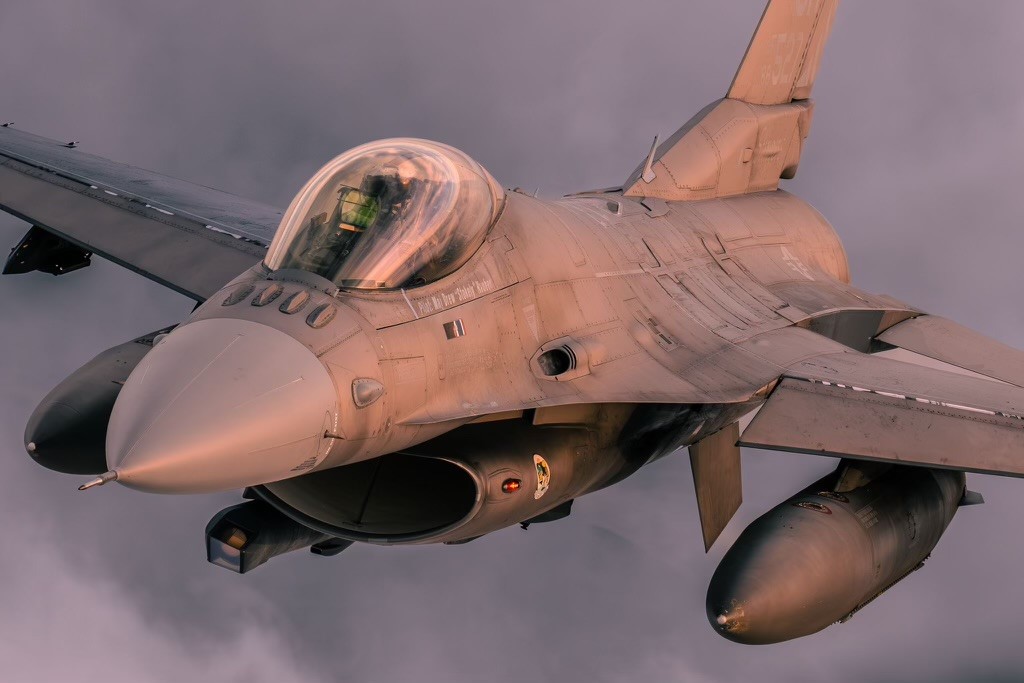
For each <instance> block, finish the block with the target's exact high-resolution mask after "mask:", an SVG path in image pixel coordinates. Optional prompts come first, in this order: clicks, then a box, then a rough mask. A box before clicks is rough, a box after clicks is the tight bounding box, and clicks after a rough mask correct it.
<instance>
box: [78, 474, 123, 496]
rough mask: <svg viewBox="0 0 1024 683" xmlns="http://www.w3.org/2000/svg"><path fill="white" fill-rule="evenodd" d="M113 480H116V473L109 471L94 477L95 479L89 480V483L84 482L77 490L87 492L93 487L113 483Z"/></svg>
mask: <svg viewBox="0 0 1024 683" xmlns="http://www.w3.org/2000/svg"><path fill="white" fill-rule="evenodd" d="M115 479H117V471H116V470H110V471H109V472H104V473H103V474H101V475H100V476H98V477H96V478H95V479H90V480H89V481H87V482H85V483H84V484H82V485H81V486H79V487H78V490H79V491H88V490H89V489H91V488H92V487H94V486H103V485H104V484H106V483H107V482H108V481H114V480H115Z"/></svg>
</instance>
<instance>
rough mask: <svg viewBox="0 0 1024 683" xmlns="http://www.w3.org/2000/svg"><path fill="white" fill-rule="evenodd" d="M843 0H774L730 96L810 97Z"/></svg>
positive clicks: (765, 100) (782, 100)
mask: <svg viewBox="0 0 1024 683" xmlns="http://www.w3.org/2000/svg"><path fill="white" fill-rule="evenodd" d="M837 4H838V0H772V2H769V3H768V6H767V7H765V10H764V15H762V17H761V23H760V24H758V25H757V31H755V32H754V37H753V38H752V39H751V40H750V46H749V47H747V53H746V55H744V56H743V61H742V62H741V63H740V68H739V69H738V70H737V71H736V77H735V78H734V79H733V81H732V86H730V88H729V94H728V95H726V97H728V98H729V99H732V100H740V101H741V102H747V103H749V104H786V103H788V102H792V101H793V100H806V99H808V98H809V97H810V96H811V87H812V86H813V85H814V77H815V75H816V74H817V73H818V65H819V64H820V63H821V53H822V51H823V50H824V48H825V41H826V39H827V38H828V34H829V31H830V30H831V28H832V18H833V17H834V16H835V13H836V5H837Z"/></svg>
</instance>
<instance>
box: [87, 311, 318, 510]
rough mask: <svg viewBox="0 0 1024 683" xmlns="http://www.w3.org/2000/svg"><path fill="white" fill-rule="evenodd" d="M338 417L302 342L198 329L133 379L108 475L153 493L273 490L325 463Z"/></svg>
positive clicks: (114, 422) (212, 326)
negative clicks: (270, 485) (270, 486)
mask: <svg viewBox="0 0 1024 683" xmlns="http://www.w3.org/2000/svg"><path fill="white" fill-rule="evenodd" d="M336 411H337V395H336V392H335V388H334V383H333V381H332V380H331V377H330V375H329V374H328V372H327V370H326V369H325V368H324V366H323V365H322V364H321V363H320V361H319V360H318V359H317V358H316V356H314V355H313V353H312V352H311V351H309V349H307V348H306V347H305V346H303V345H302V344H301V343H300V342H298V341H296V340H295V339H294V338H292V337H290V336H289V335H287V334H285V333H284V332H281V331H279V330H276V329H274V328H272V327H269V326H266V325H261V324H258V323H254V322H250V321H246V320H237V319H208V320H200V321H197V322H194V323H191V324H188V325H183V326H182V327H180V328H178V329H177V330H175V331H174V332H172V333H171V334H169V335H168V336H167V337H166V338H165V339H164V340H163V341H162V342H160V343H159V344H157V345H156V346H155V347H154V348H153V350H152V351H150V353H149V354H147V355H146V357H145V358H143V360H142V362H141V363H140V364H139V365H138V367H137V368H136V369H135V370H134V371H133V372H132V374H131V375H130V376H129V377H128V380H127V381H126V382H125V385H124V388H123V389H122V390H121V393H120V394H119V395H118V397H117V402H116V403H115V404H114V409H113V412H112V413H111V416H110V424H109V425H108V428H107V440H106V451H107V465H108V467H109V468H110V469H111V470H115V471H116V472H117V480H118V481H119V482H120V483H122V484H125V485H126V486H129V487H132V488H136V489H141V490H144V491H151V492H156V493H202V492H210V491H224V490H229V489H235V488H241V487H245V486H251V485H254V484H262V483H266V482H270V481H277V480H280V479H285V478H288V477H292V476H296V475H298V474H301V473H302V472H304V471H306V470H308V469H310V468H311V467H313V466H314V465H315V464H317V463H318V462H319V461H320V460H321V459H322V458H323V457H325V456H326V454H327V451H328V450H329V449H330V447H331V445H332V440H331V439H325V438H324V433H325V432H326V431H329V430H330V429H331V427H332V425H333V424H334V420H335V418H336V415H337V412H336Z"/></svg>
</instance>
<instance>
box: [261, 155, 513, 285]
mask: <svg viewBox="0 0 1024 683" xmlns="http://www.w3.org/2000/svg"><path fill="white" fill-rule="evenodd" d="M503 197H504V193H503V192H502V190H501V187H500V186H499V185H498V183H497V182H496V181H495V180H494V178H492V177H491V175H490V174H489V173H488V172H487V171H486V170H484V168H483V167H482V166H480V164H478V163H477V162H475V161H474V160H473V159H471V158H470V157H468V156H466V155H465V154H463V153H462V152H460V151H458V150H456V149H454V148H452V147H448V146H447V145H442V144H440V143H436V142H428V141H426V140H414V139H410V138H396V139H390V140H381V141H378V142H371V143H369V144H366V145H362V146H360V147H356V148H355V149H352V150H349V151H348V152H345V153H344V154H342V155H340V156H338V157H336V158H335V159H333V160H332V161H330V162H329V163H328V164H327V165H326V166H324V167H323V168H322V169H320V171H319V172H318V173H317V174H316V175H315V176H313V178H312V179H311V180H310V181H309V182H308V183H306V186H305V187H303V188H302V190H301V191H300V192H299V194H298V195H297V196H296V197H295V199H294V200H293V201H292V203H291V206H289V207H288V211H287V212H286V213H285V215H284V218H283V219H282V220H281V226H280V227H279V228H278V230H277V234H276V235H275V236H274V241H273V243H272V244H271V245H270V250H269V252H268V253H267V258H266V264H267V266H268V267H269V268H270V269H272V270H278V269H281V268H298V269H301V270H305V271H309V272H312V273H316V274H317V275H320V276H322V277H325V278H327V279H328V280H331V281H332V282H333V283H334V284H335V285H337V286H338V287H341V288H343V289H399V288H408V287H416V286H419V285H423V284H427V283H429V282H433V281H434V280H437V279H438V278H441V277H444V276H445V275H448V274H449V273H451V272H452V271H454V270H455V269H457V268H458V267H459V266H461V265H462V264H463V263H465V262H466V261H467V260H468V259H469V257H470V256H472V255H473V253H475V252H476V250H477V248H478V247H479V246H480V245H481V244H482V243H483V240H484V236H485V235H486V234H487V230H488V229H489V228H490V227H491V225H492V224H493V223H494V221H495V219H496V218H497V216H498V213H499V210H500V209H501V204H502V200H503Z"/></svg>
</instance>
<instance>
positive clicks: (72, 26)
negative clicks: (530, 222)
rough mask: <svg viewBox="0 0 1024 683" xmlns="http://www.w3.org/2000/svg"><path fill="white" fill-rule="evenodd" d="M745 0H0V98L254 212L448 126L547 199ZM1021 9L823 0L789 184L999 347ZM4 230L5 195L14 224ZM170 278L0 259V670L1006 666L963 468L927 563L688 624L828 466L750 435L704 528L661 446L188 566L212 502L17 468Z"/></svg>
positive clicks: (997, 535) (994, 553)
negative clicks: (396, 543) (770, 516)
mask: <svg viewBox="0 0 1024 683" xmlns="http://www.w3.org/2000/svg"><path fill="white" fill-rule="evenodd" d="M761 7H762V2H761V0H743V1H742V2H741V1H739V0H731V1H730V2H719V1H716V0H686V1H683V0H675V1H672V2H669V1H667V0H665V1H659V0H635V1H634V2H632V3H622V2H607V1H605V0H600V1H595V0H589V1H586V2H584V0H573V1H571V2H558V3H551V2H533V1H529V2H515V3H512V2H491V1H490V0H487V1H484V0H432V1H431V2H411V1H407V2H404V3H399V2H386V1H384V2H382V1H380V0H376V1H370V0H366V1H357V0H351V1H347V2H344V3H342V2H330V1H328V0H305V1H302V2H291V3H272V2H243V1H242V0H232V1H230V2H209V1H200V0H182V1H178V2H169V3H152V4H150V3H136V2H129V1H127V0H125V1H123V2H98V1H81V0H63V1H56V2H47V1H39V0H31V1H30V0H7V1H6V2H5V3H4V7H3V19H2V21H0V64H2V71H0V118H2V119H3V120H5V121H6V120H14V121H15V122H16V125H17V126H18V127H19V128H22V129H25V130H29V131H31V132H35V133H39V134H42V135H47V136H50V137H55V138H58V139H75V140H81V141H82V148H83V149H85V150H87V151H89V152H93V153H96V154H100V155H103V156H107V157H109V158H112V159H116V160H119V161H125V162H129V163H132V164H135V165H138V166H143V167H146V168H150V169H153V170H157V171H161V172H164V173H168V174H170V175H174V176H178V177H181V178H185V179H188V180H192V181H195V182H199V183H203V184H206V185H211V186H215V187H219V188H222V189H225V190H228V191H231V192H235V193H237V194H240V195H244V196H249V197H253V198H257V199H261V200H264V201H266V202H268V203H272V204H275V205H278V206H284V205H286V204H287V202H288V201H289V200H290V198H291V196H292V194H293V193H294V192H295V191H296V190H297V189H298V187H299V186H300V185H301V184H302V182H304V181H305V179H306V178H307V177H308V176H310V175H311V174H312V173H313V172H314V171H315V170H316V168H317V167H318V166H319V165H320V164H322V163H323V162H324V161H326V160H327V159H328V158H330V157H332V156H333V155H335V154H337V153H338V152H340V151H342V150H344V149H346V148H348V147H351V146H354V145H356V144H359V143H362V142H365V141H368V140H371V139H375V138H380V137H391V136H400V135H401V136H406V135H408V136H417V137H425V138H431V139H436V140H441V141H444V142H447V143H449V144H452V145H454V146H456V147H459V148H461V149H463V150H465V151H467V152H468V153H469V154H471V155H472V156H474V157H475V158H477V159H478V160H479V161H481V162H482V163H483V164H484V165H485V166H487V167H488V168H489V169H490V170H491V172H492V173H493V174H494V175H495V176H496V177H497V178H498V179H499V180H500V181H501V182H502V183H503V184H505V185H506V186H510V187H511V186H516V185H522V186H523V187H527V188H530V189H533V188H534V187H539V188H540V191H541V194H542V195H544V196H557V195H559V194H561V193H564V192H568V191H572V190H579V189H586V188H589V187H601V186H607V185H610V184H615V183H618V182H620V181H621V180H622V179H623V178H624V177H625V176H626V175H627V174H628V173H629V172H630V171H631V170H632V169H633V168H634V167H635V165H636V164H637V162H638V161H639V160H640V159H641V158H642V156H643V155H644V154H645V153H646V151H647V147H648V145H649V144H650V139H651V137H652V136H653V135H654V134H655V133H661V134H662V136H663V137H664V136H665V135H667V134H670V133H671V132H672V131H673V130H674V129H675V128H676V127H678V126H679V125H680V124H682V123H683V122H684V121H685V120H686V119H688V118H689V117H690V116H691V115H692V114H693V113H694V112H696V111H697V110H699V109H700V108H701V107H703V106H704V105H705V104H707V103H708V102H710V101H711V100H713V99H715V98H717V97H720V96H721V95H722V93H723V92H724V91H725V89H726V87H727V86H728V83H729V80H730V79H731V77H732V75H733V72H734V70H735V67H736V65H737V63H738V61H739V58H740V56H741V55H742V53H743V49H744V48H745V46H746V44H747V41H748V40H749V37H750V33H751V31H752V30H753V27H754V25H755V23H756V20H757V18H758V16H759V14H760V11H761ZM1021 26H1024V4H1022V3H1020V2H1018V1H1014V0H1005V1H1002V2H999V1H995V0H988V1H986V2H985V3H963V2H954V1H946V0H943V1H941V2H940V1H938V0H927V1H925V0H917V1H914V2H911V1H902V2H898V3H897V2H892V1H891V0H872V1H868V0H847V2H845V3H844V4H843V5H842V7H841V8H840V12H839V16H838V19H837V22H836V25H835V28H834V31H833V35H832V40H831V42H830V44H829V45H828V48H827V49H826V52H825V61H824V64H823V67H822V69H821V72H820V75H819V81H818V84H817V87H816V88H815V93H814V94H815V99H816V100H817V103H818V106H817V111H816V115H815V121H814V129H813V131H812V135H811V138H810V141H809V145H808V149H807V151H806V153H805V155H804V159H803V164H802V166H801V169H800V173H799V175H798V177H797V179H796V180H794V181H790V182H788V183H787V184H786V188H787V189H789V190H790V191H793V192H796V193H797V194H799V195H800V196H802V197H804V198H805V199H807V200H808V201H810V202H811V203H813V204H814V205H815V206H816V207H817V208H818V209H819V210H821V211H822V212H823V213H824V214H825V215H826V216H827V217H828V218H829V219H830V220H831V221H832V222H833V224H834V225H835V226H836V228H837V230H838V231H839V234H840V235H841V237H842V238H843V239H844V242H845V244H846V246H847V249H848V252H849V257H850V261H851V264H852V268H853V274H854V280H855V282H856V284H858V285H859V286H861V287H863V288H865V289H868V290H872V291H877V292H885V293H889V294H892V295H894V296H897V297H899V298H902V299H905V300H908V301H910V302H912V303H914V304H916V305H918V306H921V307H923V308H924V309H926V310H929V311H932V312H937V313H942V314H944V315H947V316H949V317H951V318H953V319H956V320H958V321H960V322H963V323H965V324H968V325H971V326H973V327H975V328H976V329H978V330H980V331H982V332H984V333H986V334H990V335H992V336H994V337H996V338H998V339H1001V340H1002V341H1005V342H1007V343H1010V344H1013V345H1015V346H1017V347H1021V348H1024V309H1022V307H1021V304H1020V294H1021V289H1022V288H1021V284H1022V277H1021V268H1020V262H1021V258H1022V256H1024V220H1022V213H1024V210H1022V208H1021V207H1022V206H1024V205H1022V202H1021V197H1020V194H1021V190H1020V179H1021V171H1020V158H1021V156H1022V153H1024V88H1022V86H1021V83H1022V81H1024V79H1022V78H1021V65H1020V59H1021V58H1020V27H1021ZM26 229H27V226H26V225H25V224H23V223H21V222H20V221H18V220H16V219H13V218H10V217H7V216H3V217H0V237H2V238H3V240H6V242H5V244H8V245H11V246H13V245H14V244H15V243H16V241H17V240H18V239H19V238H20V237H21V235H22V233H23V232H24V231H25V230H26ZM190 308H191V302H189V301H187V300H186V299H184V298H183V297H181V296H179V295H176V294H173V293H171V292H169V291H166V290H163V289H161V288H160V287H158V286H157V285H155V284H153V283H150V282H148V281H146V280H144V279H142V278H140V277H139V276H136V275H133V274H132V273H129V272H128V271H126V270H123V269H120V268H118V267H116V266H113V265H110V264H108V263H104V262H102V261H99V262H97V261H94V265H93V266H92V267H90V268H88V269H86V270H83V271H79V272H76V273H73V274H70V275H68V276H66V277H61V278H54V277H51V276H49V275H42V274H38V273H36V274H31V275H23V276H11V277H4V278H2V279H0V386H2V387H3V391H2V393H0V456H2V457H0V515H2V517H3V519H4V522H3V524H2V525H0V542H2V548H3V549H2V551H0V680H2V681H4V682H5V683H7V682H8V681H9V682H20V681H55V680H85V681H108V682H110V681H113V682H119V681H179V680H217V681H232V680H238V681H243V680H244V681H264V680H265V681H275V682H284V681H291V680H294V681H309V680H342V681H357V682H360V683H361V682H368V683H369V682H381V683H396V682H404V681H416V682H428V681H430V682H433V681H437V682H439V683H443V682H447V681H453V680H457V681H499V682H500V681H522V680H539V681H549V680H550V681H554V680H560V681H573V682H574V681H587V682H588V683H591V682H595V683H596V682H603V681H625V680H638V681H639V680H642V681H659V682H660V681H675V680H678V681H687V682H689V681H697V682H701V681H716V682H717V681H723V682H728V681H737V680H744V679H758V680H772V681H776V680H777V681H792V682H796V683H799V682H803V681H813V682H814V683H827V682H836V683H841V682H847V681H849V682H853V681H869V682H875V681H877V682H879V683H881V682H883V681H894V682H898V683H909V682H912V681H967V680H970V681H985V680H987V681H993V682H999V683H1002V682H1004V681H1019V680H1022V679H1024V652H1022V649H1021V633H1024V610H1022V609H1021V606H1022V605H1024V585H1022V584H1021V582H1020V580H1019V576H1020V568H1021V566H1024V534H1022V532H1021V520H1024V495H1022V494H1024V488H1022V486H1024V483H1022V482H1019V481H1014V480H1008V479H999V478H995V477H981V476H972V477H970V482H971V486H972V488H974V489H977V490H980V491H982V492H983V493H984V495H985V497H986V498H987V500H988V504H987V505H985V506H982V507H974V508H968V509H965V510H963V511H962V512H961V513H960V514H958V515H957V518H956V519H955V520H954V522H953V524H952V526H951V527H950V529H949V531H948V532H947V534H946V536H945V537H944V538H943V540H942V541H941V542H940V544H939V546H938V548H937V549H936V551H935V553H934V555H933V557H932V558H931V559H930V560H929V561H928V563H927V565H926V566H925V568H924V569H923V570H922V571H920V572H917V573H915V574H914V575H913V576H911V577H910V578H909V579H908V580H907V581H905V582H904V583H901V584H899V585H898V586H897V587H895V588H894V589H892V590H891V591H890V592H889V593H888V594H887V595H885V596H884V597H883V598H882V599H880V600H879V601H877V602H876V603H874V604H872V605H871V606H870V607H868V608H867V609H865V610H863V611H862V612H860V613H858V614H857V616H856V617H855V618H854V619H853V620H852V621H850V622H849V623H847V624H844V625H841V626H836V627H831V628H829V629H827V630H826V631H824V632H822V633H820V634H817V635H815V636H811V637H809V638H805V639H801V640H798V641H795V642H791V643H786V644H782V645H777V646H768V647H743V646H739V645H734V644H732V643H729V642H727V641H725V640H723V639H722V638H720V637H719V636H717V635H716V634H715V633H714V632H713V631H712V630H711V628H710V627H709V626H708V624H707V621H706V618H705V616H704V595H705V590H706V587H707V582H708V580H709V578H710V576H711V574H712V572H713V571H714V568H715V566H716V564H717V562H718V560H719V559H720V558H721V556H722V554H723V553H724V550H725V548H727V547H728V545H729V543H731V542H732V541H733V540H734V539H735V538H736V536H737V535H738V534H739V532H740V531H741V530H742V528H743V527H744V526H745V525H746V524H747V523H749V522H750V521H751V520H752V519H754V518H755V517H757V516H758V515H759V514H761V513H763V512H764V511H765V510H767V509H768V508H770V507H771V506H772V505H774V504H775V503H777V502H778V501H780V500H782V499H784V498H786V497H788V496H789V495H790V494H792V493H793V492H795V491H797V490H799V489H800V488H802V487H803V486H804V485H805V484H806V483H807V482H809V481H812V480H813V479H814V478H816V477H818V476H820V475H821V474H823V473H824V472H827V471H828V470H830V469H831V468H832V467H833V466H834V465H833V462H832V461H828V460H823V459H818V458H814V457H811V456H800V455H788V454H781V453H765V452H748V453H747V454H746V455H745V456H744V467H745V471H744V483H745V492H744V494H745V503H744V506H743V508H742V509H741V510H740V512H739V514H738V515H737V517H736V519H735V520H733V523H732V524H731V525H730V526H729V528H728V529H727V530H726V532H725V534H724V536H723V538H722V539H721V540H719V542H718V544H717V545H716V547H715V548H714V549H713V550H712V552H711V553H710V555H708V556H705V555H703V554H702V552H701V541H700V532H699V523H698V518H697V513H696V506H695V503H694V501H693V494H692V484H691V482H690V472H689V466H688V461H687V459H686V458H685V457H673V458H667V459H664V460H662V461H660V462H658V463H656V464H654V465H652V466H651V467H649V468H647V469H646V470H645V471H641V472H640V473H638V474H637V475H635V476H634V477H633V478H631V479H629V480H627V481H625V482H623V483H621V484H619V485H617V486H615V487H613V488H612V489H609V490H606V491H604V492H601V493H598V494H595V495H593V496H590V497H587V498H584V499H582V500H580V501H578V503H577V504H576V505H575V506H574V509H573V515H572V517H570V518H569V519H567V520H564V521H560V522H558V523H556V524H550V525H537V526H534V527H532V528H531V529H530V530H529V532H523V531H521V530H519V529H518V528H513V529H507V530H504V531H501V532H498V533H495V534H493V535H491V536H488V537H485V538H483V539H480V540H478V541H475V542H473V543H471V544H468V545H463V546H455V547H422V548H377V547H362V546H357V547H354V548H352V549H350V550H348V551H346V552H345V553H344V554H342V555H341V556H339V557H336V558H333V559H323V558H316V557H312V556H310V555H308V554H303V553H296V554H293V555H289V556H285V557H282V558H278V559H276V560H274V561H273V562H271V563H269V564H268V565H266V566H265V567H262V568H260V569H259V571H257V572H255V573H253V574H251V575H246V576H244V577H239V576H236V575H233V574H230V573H229V572H225V571H223V570H221V569H217V568H214V567H212V566H210V565H208V564H207V563H206V562H205V561H204V551H203V545H202V534H203V528H204V526H205V523H206V521H207V520H208V519H209V518H210V516H212V515H213V514H214V513H215V512H216V511H217V510H219V509H220V508H221V507H223V506H224V505H227V504H230V503H232V502H234V501H235V500H236V498H235V496H233V495H218V496H192V497H164V496H151V495H145V494H141V493H137V492H133V491H130V490H128V489H125V488H123V487H118V486H108V487H104V488H103V489H102V490H99V491H94V492H91V493H90V494H88V495H85V494H78V493H77V492H76V491H75V486H76V485H77V484H78V483H80V478H76V477H73V476H67V475H60V474H56V473H53V472H49V471H46V470H43V469H41V468H38V467H36V466H34V465H33V464H32V463H31V462H30V460H29V458H28V457H27V456H26V455H25V454H24V452H23V450H22V447H21V443H22V436H21V435H22V431H23V429H24V424H25V422H26V421H27V419H28V416H29V414H30V413H31V411H32V409H33V408H34V407H35V405H36V404H37V403H38V401H39V400H40V399H41V398H42V396H43V395H44V394H45V393H46V392H47V391H48V390H49V389H50V388H51V387H52V386H54V385H55V384H56V383H57V382H59V381H60V380H61V379H62V378H63V377H65V376H66V375H68V374H69V373H70V372H72V371H73V370H74V369H76V368H77V367H79V366H80V365H81V364H82V363H84V362H85V361H87V360H88V359H89V358H91V357H92V356H94V355H95V354H96V353H98V352H99V351H101V350H103V349H106V348H108V347H110V346H113V345H114V344H118V343H121V342H123V341H125V340H128V339H131V338H133V337H135V336H137V335H139V334H141V333H144V332H147V331H150V330H154V329H157V328H159V327H162V326H164V325H167V324H169V323H171V322H175V321H177V320H179V319H181V318H182V317H183V316H184V315H186V314H187V313H188V311H189V310H190Z"/></svg>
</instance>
